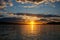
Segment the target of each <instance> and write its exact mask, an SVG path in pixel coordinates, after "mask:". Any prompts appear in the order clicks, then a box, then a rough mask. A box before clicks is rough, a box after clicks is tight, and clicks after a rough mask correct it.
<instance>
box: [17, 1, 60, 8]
mask: <svg viewBox="0 0 60 40" xmlns="http://www.w3.org/2000/svg"><path fill="white" fill-rule="evenodd" d="M59 1H60V0H16V2H18V3H21V4H26V3H27V4H28V3H30V4H34V5H32V6H24V8H33V7H36V6H37V5H40V4H43V3H44V4H48V3H55V2H59ZM51 6H53V7H55V6H54V5H52V4H51Z"/></svg>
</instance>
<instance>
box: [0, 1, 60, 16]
mask: <svg viewBox="0 0 60 40" xmlns="http://www.w3.org/2000/svg"><path fill="white" fill-rule="evenodd" d="M35 1H36V2H37V0H35ZM35 1H30V2H32V3H30V2H28V3H26V2H24V1H21V2H19V1H16V0H11V1H10V3H8V2H9V1H7V0H5V2H6V3H5V4H4V6H5V7H4V8H2V6H1V4H2V2H1V1H0V12H12V13H33V14H57V15H60V0H54V1H53V0H52V1H45V0H43V1H42V0H38V1H40V3H38V2H37V3H34V2H35ZM2 5H3V4H2Z"/></svg>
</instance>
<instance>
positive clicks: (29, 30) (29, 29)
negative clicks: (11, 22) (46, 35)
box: [21, 21, 39, 36]
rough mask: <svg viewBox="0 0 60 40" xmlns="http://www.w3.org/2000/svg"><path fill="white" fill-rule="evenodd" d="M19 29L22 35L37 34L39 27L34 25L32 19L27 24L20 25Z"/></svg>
mask: <svg viewBox="0 0 60 40" xmlns="http://www.w3.org/2000/svg"><path fill="white" fill-rule="evenodd" d="M21 31H22V35H24V36H37V35H38V33H39V27H38V26H37V25H35V22H34V21H31V22H30V24H29V25H25V26H24V27H22V28H21Z"/></svg>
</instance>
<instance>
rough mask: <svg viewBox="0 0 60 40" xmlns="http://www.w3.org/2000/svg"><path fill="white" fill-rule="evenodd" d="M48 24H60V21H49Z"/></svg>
mask: <svg viewBox="0 0 60 40" xmlns="http://www.w3.org/2000/svg"><path fill="white" fill-rule="evenodd" d="M47 24H56V25H60V22H48V23H47Z"/></svg>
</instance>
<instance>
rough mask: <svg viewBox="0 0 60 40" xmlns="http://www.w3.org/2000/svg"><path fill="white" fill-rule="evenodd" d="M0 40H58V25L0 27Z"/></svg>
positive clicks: (59, 39)
mask: <svg viewBox="0 0 60 40" xmlns="http://www.w3.org/2000/svg"><path fill="white" fill-rule="evenodd" d="M0 40H60V25H13V24H11V25H10V24H9V25H5V24H1V25H0Z"/></svg>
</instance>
